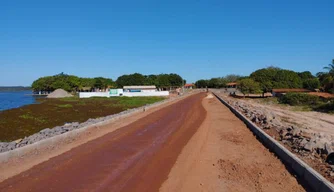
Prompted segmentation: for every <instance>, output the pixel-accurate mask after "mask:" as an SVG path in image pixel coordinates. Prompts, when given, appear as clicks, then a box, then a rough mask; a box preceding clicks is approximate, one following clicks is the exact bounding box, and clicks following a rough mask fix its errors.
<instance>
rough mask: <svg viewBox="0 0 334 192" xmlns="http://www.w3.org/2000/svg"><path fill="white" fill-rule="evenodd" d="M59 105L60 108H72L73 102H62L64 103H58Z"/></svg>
mask: <svg viewBox="0 0 334 192" xmlns="http://www.w3.org/2000/svg"><path fill="white" fill-rule="evenodd" d="M57 107H60V108H71V107H73V106H72V105H71V104H62V105H57Z"/></svg>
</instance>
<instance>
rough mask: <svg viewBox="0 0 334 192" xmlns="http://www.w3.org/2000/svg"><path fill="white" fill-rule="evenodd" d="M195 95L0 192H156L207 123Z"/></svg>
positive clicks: (5, 183) (74, 151) (46, 164)
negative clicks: (179, 157)
mask: <svg viewBox="0 0 334 192" xmlns="http://www.w3.org/2000/svg"><path fill="white" fill-rule="evenodd" d="M204 96H205V94H197V95H193V96H190V97H188V98H186V99H184V100H181V101H179V102H177V103H175V104H172V105H170V106H168V107H165V108H163V109H161V110H159V111H156V112H155V113H153V114H150V115H148V116H147V117H146V118H144V119H140V120H138V121H136V122H134V123H132V124H130V125H128V126H125V127H123V128H121V129H118V130H117V131H115V132H112V133H109V134H107V135H105V136H103V137H101V138H98V139H95V140H93V141H90V142H88V143H86V144H83V145H81V146H79V147H77V148H74V149H72V150H70V151H68V152H66V153H64V154H62V155H59V156H57V157H54V158H51V159H50V160H48V161H46V162H44V163H41V164H39V165H37V166H35V167H33V168H32V169H30V170H28V171H25V172H23V173H21V174H19V175H17V176H14V177H12V178H10V179H7V180H5V181H3V182H2V183H0V191H2V192H4V191H43V192H44V191H158V190H159V188H160V186H161V184H162V183H163V181H165V180H166V179H167V177H168V174H169V171H170V170H171V168H172V167H173V165H174V163H175V161H176V159H177V157H178V155H179V154H180V152H181V150H182V148H183V146H185V145H186V144H187V142H188V141H189V140H190V138H191V137H192V136H193V134H194V133H195V132H196V131H197V129H198V127H199V126H200V125H201V123H202V122H203V121H204V119H205V117H206V110H205V109H204V108H203V106H202V104H201V102H202V98H204Z"/></svg>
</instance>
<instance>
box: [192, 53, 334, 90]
mask: <svg viewBox="0 0 334 192" xmlns="http://www.w3.org/2000/svg"><path fill="white" fill-rule="evenodd" d="M324 69H325V70H326V71H325V72H319V73H317V74H316V75H313V74H312V73H311V72H309V71H304V72H295V71H291V70H286V69H281V68H278V67H268V68H263V69H259V70H256V71H254V72H252V73H251V74H250V76H248V77H242V76H238V75H228V76H226V77H218V78H211V79H208V80H205V79H201V80H198V81H197V82H196V83H195V84H196V86H197V87H206V86H207V87H209V88H221V87H226V85H227V83H229V82H237V83H238V87H239V88H240V90H241V91H242V92H243V93H245V94H246V93H263V92H270V91H271V90H272V89H279V88H304V89H309V90H315V89H320V90H322V91H326V92H329V93H334V59H333V61H332V63H331V64H328V66H327V67H324Z"/></svg>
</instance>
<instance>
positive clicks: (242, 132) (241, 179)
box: [160, 97, 304, 192]
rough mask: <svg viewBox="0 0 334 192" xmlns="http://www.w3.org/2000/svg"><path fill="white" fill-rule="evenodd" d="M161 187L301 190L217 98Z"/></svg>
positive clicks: (167, 190)
mask: <svg viewBox="0 0 334 192" xmlns="http://www.w3.org/2000/svg"><path fill="white" fill-rule="evenodd" d="M203 106H204V108H205V109H206V110H207V117H206V119H205V121H204V122H203V124H202V125H201V126H200V128H199V129H198V131H197V132H196V134H195V135H194V136H193V137H192V138H191V140H190V141H189V142H188V144H187V145H186V146H185V147H184V149H183V150H182V152H181V154H180V155H179V157H178V158H177V161H176V163H175V165H174V166H173V168H172V170H171V172H170V173H169V175H168V179H167V180H166V181H165V182H164V183H163V185H162V187H161V188H160V191H161V192H170V191H192V192H196V191H245V192H246V191H247V192H248V191H291V192H292V191H293V192H295V191H304V189H303V188H302V186H300V185H299V184H298V182H297V180H296V179H295V178H294V177H293V176H292V175H291V174H290V173H289V172H288V171H287V170H286V168H285V166H284V165H283V164H282V163H281V161H280V160H278V159H277V158H276V157H275V156H274V155H273V154H272V153H270V152H269V151H268V150H267V149H266V148H265V147H264V146H263V145H262V144H261V143H260V142H259V141H258V140H257V139H256V138H255V137H254V136H253V134H252V133H251V132H250V131H249V129H248V128H247V127H246V126H245V125H244V124H243V123H242V122H241V121H240V120H239V119H238V118H237V117H235V116H234V115H233V114H232V113H231V112H230V111H229V110H228V109H227V108H226V107H225V106H224V105H222V104H221V103H220V102H219V101H218V100H217V99H216V98H213V97H209V98H206V99H204V100H203Z"/></svg>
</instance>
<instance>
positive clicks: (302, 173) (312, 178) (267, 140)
mask: <svg viewBox="0 0 334 192" xmlns="http://www.w3.org/2000/svg"><path fill="white" fill-rule="evenodd" d="M212 93H213V94H214V95H215V97H216V98H217V99H218V100H219V101H220V102H221V103H223V104H224V105H225V106H226V107H228V108H229V109H230V110H231V111H232V113H234V114H235V115H236V116H237V117H238V118H239V119H240V120H241V121H243V122H244V123H245V124H246V125H247V127H248V128H249V129H250V130H251V131H252V132H253V133H254V134H255V135H256V136H257V137H258V138H259V140H260V141H261V143H262V144H264V146H266V147H267V148H268V149H269V150H271V151H272V152H274V153H275V154H276V155H277V157H278V158H279V159H280V160H281V161H282V162H283V163H284V164H285V165H286V166H288V167H289V168H291V169H292V170H293V171H294V172H295V173H296V175H297V176H298V177H299V178H300V179H302V180H304V181H305V182H306V183H307V184H308V185H309V186H310V187H311V188H312V190H314V191H316V192H320V191H321V192H334V185H333V184H332V183H330V182H329V181H328V180H327V179H326V178H324V177H323V176H322V175H320V174H319V173H318V172H316V171H315V170H314V169H313V168H312V167H310V166H309V165H307V164H306V163H305V162H304V161H302V160H301V159H300V158H298V157H297V156H296V155H294V154H293V153H291V152H290V151H289V150H288V149H286V148H285V147H284V146H283V145H281V144H280V143H279V142H278V141H276V140H275V139H273V138H272V137H270V136H269V135H268V134H267V133H265V132H264V131H263V130H261V129H260V128H259V127H258V126H257V125H255V124H254V123H253V122H251V121H250V120H249V119H248V118H247V117H245V116H244V115H243V114H241V113H240V112H239V111H237V110H236V109H234V108H233V107H232V106H231V105H229V104H228V103H227V102H225V101H224V100H223V99H222V98H221V97H219V96H218V95H217V94H215V93H214V92H212Z"/></svg>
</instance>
